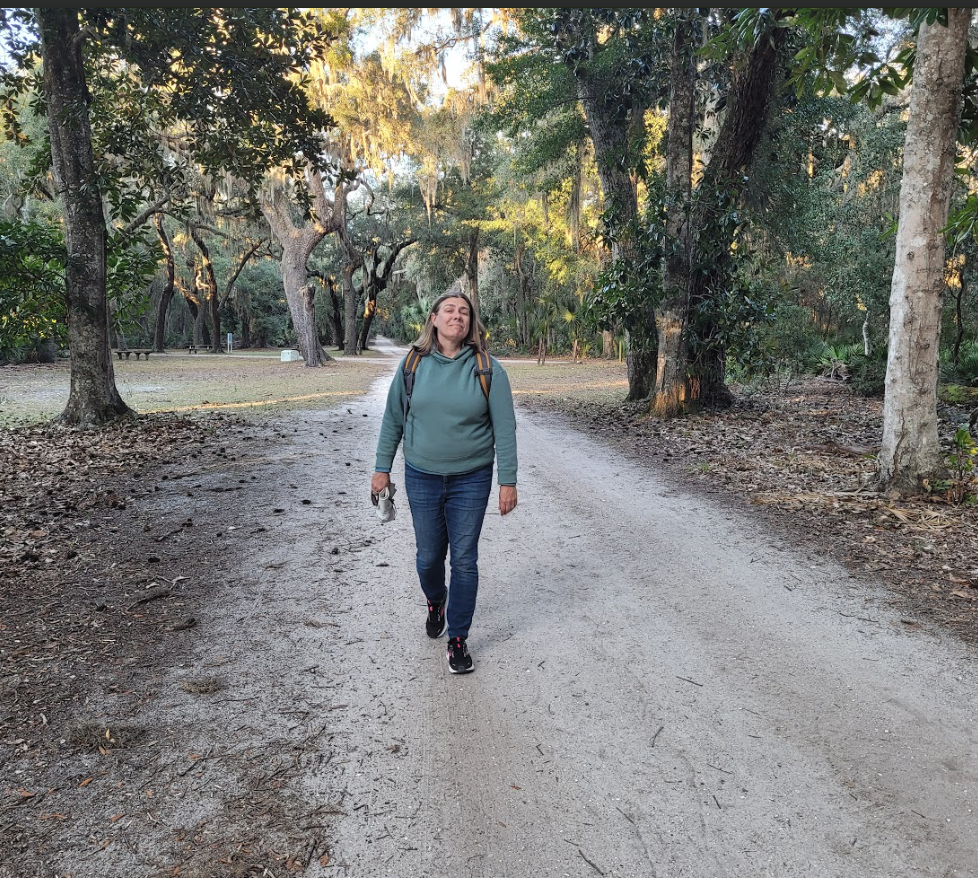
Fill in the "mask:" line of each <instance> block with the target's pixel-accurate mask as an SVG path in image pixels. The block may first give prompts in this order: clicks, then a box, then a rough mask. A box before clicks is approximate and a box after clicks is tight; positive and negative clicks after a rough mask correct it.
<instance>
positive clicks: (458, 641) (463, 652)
mask: <svg viewBox="0 0 978 878" xmlns="http://www.w3.org/2000/svg"><path fill="white" fill-rule="evenodd" d="M448 670H450V671H451V672H452V673H453V674H467V673H469V671H472V670H475V666H474V665H473V664H472V656H470V655H469V650H468V648H467V647H466V645H465V638H464V637H449V638H448Z"/></svg>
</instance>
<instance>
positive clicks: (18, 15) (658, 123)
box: [0, 7, 978, 494]
mask: <svg viewBox="0 0 978 878" xmlns="http://www.w3.org/2000/svg"><path fill="white" fill-rule="evenodd" d="M2 38H3V43H4V55H3V58H4V70H3V77H2V122H3V125H2V142H0V192H2V206H0V362H9V363H27V362H45V361H51V360H53V359H54V358H59V357H63V358H66V359H67V360H68V361H69V362H70V367H71V393H70V397H69V401H68V404H67V407H66V408H65V410H64V412H63V413H62V414H61V416H60V418H59V422H60V423H62V424H66V425H99V424H105V423H109V422H112V421H114V420H116V419H118V418H120V417H129V416H132V414H133V413H132V412H131V410H130V408H129V406H128V405H127V404H126V403H125V402H124V401H123V400H122V398H121V397H120V395H119V393H118V390H117V388H116V385H115V379H114V373H113V362H112V361H113V357H112V351H113V349H117V348H126V347H133V348H136V347H141V348H149V349H152V350H154V351H165V350H167V349H173V348H180V347H183V348H186V347H188V346H191V345H193V346H196V347H199V348H204V347H206V348H209V349H210V350H212V351H213V352H214V353H219V352H221V351H222V350H223V349H224V347H225V345H226V343H227V340H228V339H229V338H230V339H233V345H234V347H236V348H241V347H243V348H249V347H259V348H260V347H271V348H278V347H294V348H296V349H298V350H299V351H300V352H301V354H302V357H303V359H304V360H305V365H306V366H307V367H311V368H316V367H325V368H329V367H330V361H331V359H332V358H333V356H334V355H336V354H337V353H338V352H342V354H343V355H344V356H356V355H357V354H359V353H360V352H361V351H363V350H365V349H367V348H368V347H369V345H370V340H371V337H372V335H373V334H374V333H377V332H380V333H383V334H384V335H387V336H389V337H391V338H394V339H396V340H398V341H400V342H402V343H406V342H409V341H411V340H412V339H413V338H414V337H416V335H417V333H418V332H419V330H420V327H421V325H422V323H423V321H424V319H425V316H426V314H427V312H428V308H429V306H430V304H431V302H432V301H433V299H434V298H435V297H436V296H437V295H439V294H440V293H441V292H443V291H444V290H446V289H448V288H450V287H452V285H458V286H459V287H460V288H461V289H464V290H465V291H466V292H467V293H469V295H471V296H472V298H473V299H474V300H475V301H476V302H477V303H478V307H479V310H480V313H481V317H482V320H483V322H484V323H485V325H486V327H487V330H488V336H489V346H490V349H491V350H492V351H493V352H494V353H497V354H498V355H505V354H523V355H529V356H532V357H536V358H537V359H538V361H539V362H545V361H546V358H547V357H548V356H551V355H558V354H559V355H561V356H567V357H571V358H573V359H575V360H577V359H583V358H597V357H606V358H617V359H622V360H625V361H627V364H628V392H627V402H629V403H631V404H634V403H641V404H642V406H643V407H644V408H645V411H646V413H647V415H648V416H650V417H656V418H672V417H676V416H680V415H683V414H685V413H688V412H692V411H697V410H700V409H703V408H709V407H714V408H717V407H720V408H722V407H723V406H724V405H727V404H729V403H730V401H731V400H732V399H733V395H734V394H735V393H736V392H737V389H738V388H743V387H748V386H750V385H751V384H752V383H753V382H758V381H763V380H765V379H768V378H770V376H772V375H773V376H778V375H787V376H790V375H799V374H832V375H834V376H838V377H841V378H845V380H847V381H850V382H851V384H852V386H853V388H855V390H856V391H857V392H858V393H862V394H866V395H871V396H873V395H874V396H882V397H883V399H884V408H883V431H882V437H881V448H880V452H879V457H878V461H877V466H878V478H879V484H880V485H881V486H882V487H883V488H886V489H887V490H889V491H891V492H894V493H896V494H899V493H912V492H915V491H917V490H919V488H920V486H921V484H922V483H927V482H928V481H934V480H935V479H940V478H945V477H946V474H947V468H948V466H949V458H948V455H947V450H946V449H945V448H942V446H941V444H940V442H939V437H938V417H937V410H938V404H939V394H941V393H943V394H950V395H952V396H953V397H954V399H955V401H956V402H958V403H961V402H966V403H967V402H968V401H969V400H971V399H972V398H973V394H974V390H975V387H976V384H978V302H976V272H975V265H976V258H978V169H976V162H975V146H976V140H978V49H976V45H978V25H976V21H975V17H974V16H973V14H972V10H970V9H955V8H912V9H911V8H899V9H897V8H887V9H882V8H845V9H843V8H833V9H821V8H801V7H799V8H776V9H772V8H726V7H725V8H696V9H686V8H651V9H644V8H629V9H569V8H556V9H554V8H530V9H506V8H466V9H400V8H399V9H366V8H365V9H348V8H326V9H303V10H301V11H300V10H297V9H250V8H249V9H232V8H214V9H184V8H180V9H163V8H151V9H143V8H129V7H125V8H91V9H88V8H84V9H80V8H73V9H52V8H40V9H6V10H3V28H2ZM330 351H333V353H332V354H331V353H330ZM625 401H626V400H623V402H625ZM971 404H972V406H973V405H974V404H975V403H974V402H972V403H971ZM973 420H974V419H973ZM972 432H973V423H972V431H969V430H968V429H967V428H966V427H962V428H961V429H960V430H958V432H957V434H956V436H955V440H954V443H955V444H954V449H953V454H952V458H953V461H952V462H953V463H954V464H956V465H957V467H958V469H959V471H962V468H964V469H966V470H967V472H968V473H970V472H971V468H972V465H973V462H974V459H975V444H974V440H973V438H972Z"/></svg>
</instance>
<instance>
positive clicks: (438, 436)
mask: <svg viewBox="0 0 978 878" xmlns="http://www.w3.org/2000/svg"><path fill="white" fill-rule="evenodd" d="M490 359H491V360H492V387H491V388H490V390H489V400H488V402H487V401H486V397H485V394H484V393H483V392H482V386H481V384H480V383H479V378H478V376H477V375H476V374H475V370H476V368H477V366H478V364H477V362H476V358H475V350H474V349H473V348H472V347H469V346H466V347H464V348H462V350H461V351H460V352H459V354H458V356H457V357H455V358H454V359H449V358H448V357H445V356H442V355H441V354H440V353H438V352H437V351H432V352H431V353H430V354H429V355H428V356H426V357H422V358H421V361H420V362H419V363H418V366H417V369H416V370H415V373H414V390H413V391H412V392H411V408H410V411H409V412H408V416H407V425H406V429H405V424H404V396H405V390H404V361H403V360H402V361H401V363H400V365H399V366H398V368H397V374H396V375H395V376H394V380H393V381H392V382H391V386H390V390H389V391H388V393H387V408H386V410H385V411H384V422H383V424H381V427H380V438H379V440H378V441H377V465H376V467H375V469H376V471H377V472H380V473H389V472H390V471H391V465H392V464H393V462H394V455H395V454H396V453H397V446H398V443H400V441H401V439H402V438H403V439H404V459H405V460H406V461H407V462H408V463H409V464H411V466H413V467H414V468H415V469H419V470H421V471H422V472H426V473H435V474H436V475H457V474H459V473H468V472H472V471H473V470H477V469H480V468H481V467H484V466H486V465H487V464H491V463H492V461H493V457H495V458H496V470H497V473H496V475H497V479H498V481H499V484H500V485H515V484H516V415H515V413H514V411H513V392H512V390H511V389H510V386H509V376H508V375H507V374H506V372H505V370H504V369H503V367H502V366H500V365H499V361H498V360H496V359H495V358H494V357H492V358H490Z"/></svg>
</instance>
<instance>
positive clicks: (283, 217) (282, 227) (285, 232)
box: [261, 172, 345, 367]
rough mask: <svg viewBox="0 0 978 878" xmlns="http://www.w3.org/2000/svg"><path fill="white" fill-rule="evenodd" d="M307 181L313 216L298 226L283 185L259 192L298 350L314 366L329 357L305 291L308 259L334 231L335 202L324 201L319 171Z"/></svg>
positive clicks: (312, 300)
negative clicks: (278, 253) (277, 252)
mask: <svg viewBox="0 0 978 878" xmlns="http://www.w3.org/2000/svg"><path fill="white" fill-rule="evenodd" d="M307 184H308V186H309V189H310V194H311V195H312V196H313V218H312V221H311V222H310V223H309V224H308V225H303V226H299V225H297V224H296V223H295V221H294V220H293V218H292V205H291V202H290V200H289V198H288V195H287V194H286V192H285V190H284V188H283V186H282V185H274V184H273V185H270V186H268V187H266V189H265V190H264V192H263V194H262V199H261V210H262V213H263V214H264V216H265V219H267V220H268V224H269V226H271V229H272V233H273V234H274V235H275V237H276V239H277V240H278V242H279V244H280V245H281V246H282V260H281V268H282V284H283V286H284V289H285V300H286V302H287V303H288V305H289V314H290V315H291V317H292V326H293V328H294V329H295V334H296V338H297V343H298V346H299V353H301V354H302V357H303V359H304V360H305V362H306V366H309V367H317V366H322V365H323V364H324V363H325V362H326V361H328V360H331V359H332V357H331V356H330V355H329V354H327V353H326V351H325V350H324V349H323V346H322V345H321V344H320V343H319V335H318V334H317V332H316V313H315V297H314V296H309V295H308V270H307V263H308V262H309V256H310V255H311V254H312V251H313V250H314V249H315V248H316V246H317V245H318V244H319V242H320V241H322V240H323V238H325V237H326V235H328V234H329V233H330V232H331V231H335V228H334V225H335V223H334V221H333V220H335V216H336V213H335V211H336V205H335V203H334V204H333V205H330V204H329V203H328V202H327V200H326V196H325V191H324V189H323V180H322V177H321V176H320V174H319V173H318V172H310V173H309V174H308V176H307ZM343 186H344V184H343V183H340V184H339V185H338V186H337V190H336V191H337V193H338V196H337V197H345V189H344V188H343ZM339 193H342V194H339ZM330 218H332V219H330Z"/></svg>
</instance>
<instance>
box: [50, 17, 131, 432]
mask: <svg viewBox="0 0 978 878" xmlns="http://www.w3.org/2000/svg"><path fill="white" fill-rule="evenodd" d="M35 16H36V18H37V23H38V27H39V29H40V34H41V54H42V60H43V64H44V98H45V101H46V103H47V113H48V128H49V136H50V140H51V167H52V171H53V173H54V180H55V185H56V187H57V191H58V194H59V195H60V196H61V200H62V203H63V206H64V223H65V246H66V249H67V257H68V259H67V264H66V267H65V292H66V298H67V309H68V343H69V346H70V356H71V360H70V362H71V389H70V391H69V394H68V404H67V406H65V409H64V411H63V412H62V413H61V415H60V416H59V418H58V420H59V421H60V422H61V423H63V424H68V425H99V424H104V423H106V422H108V421H111V420H113V419H115V418H118V417H120V416H131V415H133V411H132V409H130V408H129V406H128V405H126V404H125V402H123V400H122V397H121V396H120V395H119V390H118V388H117V387H116V384H115V372H114V370H113V368H112V351H111V348H110V346H109V314H108V304H107V300H106V287H105V281H106V263H105V247H106V226H105V214H104V213H103V211H102V197H101V194H100V192H99V188H98V179H97V177H96V175H95V157H94V153H93V152H92V129H91V124H90V121H89V117H88V103H87V97H88V94H87V92H88V90H87V87H86V84H85V68H84V63H83V60H82V34H81V31H80V29H79V25H78V10H77V9H74V8H68V9H56V8H49V7H40V8H38V9H36V10H35Z"/></svg>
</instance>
